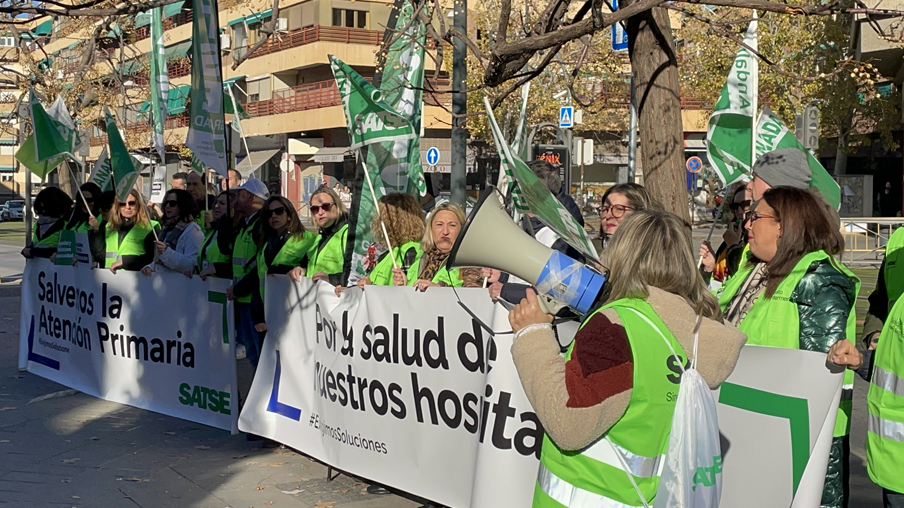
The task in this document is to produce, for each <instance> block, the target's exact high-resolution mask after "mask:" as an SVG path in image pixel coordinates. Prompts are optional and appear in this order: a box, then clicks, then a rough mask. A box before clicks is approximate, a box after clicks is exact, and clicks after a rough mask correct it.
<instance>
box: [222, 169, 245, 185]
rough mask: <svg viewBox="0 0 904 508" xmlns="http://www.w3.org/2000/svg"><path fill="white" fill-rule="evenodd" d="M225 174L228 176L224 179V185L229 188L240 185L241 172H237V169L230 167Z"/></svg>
mask: <svg viewBox="0 0 904 508" xmlns="http://www.w3.org/2000/svg"><path fill="white" fill-rule="evenodd" d="M226 174H228V175H229V178H227V179H226V185H227V186H228V189H229V190H232V189H237V188H239V186H240V185H242V174H241V173H239V172H238V170H236V169H230V170H229V171H227V172H226Z"/></svg>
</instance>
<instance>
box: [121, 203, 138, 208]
mask: <svg viewBox="0 0 904 508" xmlns="http://www.w3.org/2000/svg"><path fill="white" fill-rule="evenodd" d="M123 204H124V205H126V206H128V207H129V208H134V207H136V206H138V201H126V202H125V203H123Z"/></svg>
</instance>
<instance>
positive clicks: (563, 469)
mask: <svg viewBox="0 0 904 508" xmlns="http://www.w3.org/2000/svg"><path fill="white" fill-rule="evenodd" d="M608 308H614V309H615V310H616V311H617V312H618V316H619V318H620V319H621V321H622V324H623V325H624V327H625V331H626V332H627V334H628V342H629V343H630V345H631V354H632V356H633V359H634V381H633V387H632V391H631V400H630V401H629V402H628V409H627V410H626V411H625V414H624V415H622V417H621V418H620V419H619V420H618V421H617V422H616V423H615V425H613V426H612V428H610V429H609V431H608V432H606V434H604V435H603V436H601V437H600V439H598V440H596V442H594V443H593V444H592V445H590V446H589V447H587V448H584V449H583V450H580V451H566V450H562V449H560V448H559V447H558V446H556V444H555V443H554V442H553V441H552V440H551V439H550V438H549V436H546V435H544V436H543V448H542V450H541V452H540V472H539V474H538V478H537V483H536V485H535V488H534V500H533V506H534V508H538V507H540V508H547V507H561V506H568V507H587V506H594V507H596V506H599V507H613V508H614V507H619V508H621V507H625V508H627V507H633V506H643V503H642V502H641V500H640V497H639V496H638V495H637V491H636V490H635V489H634V486H633V485H632V484H631V479H629V478H628V473H630V474H631V477H632V478H633V480H634V482H635V483H636V484H637V487H638V489H640V492H641V493H642V494H643V496H644V498H645V499H646V501H647V502H648V503H649V505H650V506H652V505H653V498H654V497H655V496H656V489H657V488H658V486H659V476H660V474H661V472H662V467H663V465H664V463H665V455H666V452H667V451H668V446H669V433H670V431H671V428H672V416H673V413H674V412H675V403H676V400H677V393H678V384H676V383H674V382H672V381H670V379H674V378H675V376H674V373H673V372H672V371H670V370H669V369H668V359H669V357H671V356H679V359H678V360H679V363H680V365H685V364H686V361H687V357H686V355H685V353H684V349H683V348H682V347H681V344H679V343H678V341H677V340H676V339H675V337H674V336H673V335H672V333H671V332H670V331H669V330H668V328H666V326H665V324H664V323H663V322H662V320H661V319H659V316H657V315H656V313H655V312H654V311H653V308H652V307H650V304H648V303H647V302H645V301H644V300H639V299H633V298H626V299H622V300H617V301H615V302H612V303H610V304H607V305H605V306H604V307H602V309H608ZM602 309H600V310H602ZM597 312H599V311H597ZM594 314H596V313H594ZM594 314H591V316H590V317H593V315H594ZM590 317H588V318H587V320H585V321H584V324H586V323H587V321H589V319H590ZM582 326H583V325H582ZM579 340H580V339H579ZM573 350H574V344H573V343H572V345H571V346H570V347H569V349H568V353H566V355H565V361H568V360H570V359H571V354H572V351H573ZM605 438H608V441H607V439H605ZM609 441H611V443H612V444H610V443H609ZM613 445H614V446H613ZM615 449H618V452H616V451H615ZM616 453H619V454H620V455H621V457H622V458H623V459H624V462H625V464H626V465H627V467H628V471H627V472H626V471H625V470H624V469H623V466H622V464H621V461H620V460H619V456H618V455H617V454H616ZM715 460H721V458H719V457H714V461H715Z"/></svg>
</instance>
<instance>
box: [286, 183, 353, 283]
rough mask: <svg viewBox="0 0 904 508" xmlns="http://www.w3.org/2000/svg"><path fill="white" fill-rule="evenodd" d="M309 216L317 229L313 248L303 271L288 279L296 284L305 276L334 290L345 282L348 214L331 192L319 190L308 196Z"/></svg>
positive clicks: (291, 274) (292, 274) (298, 270)
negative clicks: (343, 278) (326, 284)
mask: <svg viewBox="0 0 904 508" xmlns="http://www.w3.org/2000/svg"><path fill="white" fill-rule="evenodd" d="M310 206H311V215H312V216H313V218H314V223H315V224H316V225H317V227H318V235H317V237H316V238H315V240H314V245H313V246H312V247H311V250H310V251H308V255H307V258H308V261H307V263H306V265H305V267H306V268H304V269H302V268H298V269H296V270H293V271H292V272H290V274H289V276H290V277H292V278H293V279H295V280H299V278H300V277H301V276H303V275H305V274H307V275H308V276H309V277H311V278H312V279H314V281H315V282H316V281H321V280H325V281H327V282H329V283H330V284H332V285H333V286H337V287H339V286H342V285H344V283H345V281H343V280H342V275H343V273H344V272H345V246H346V243H347V241H348V211H347V209H346V208H345V204H344V203H343V202H342V201H341V200H340V199H339V196H338V195H336V192H335V191H333V189H330V188H329V187H327V186H326V185H322V186H320V188H318V189H317V190H315V191H314V194H312V195H311V201H310Z"/></svg>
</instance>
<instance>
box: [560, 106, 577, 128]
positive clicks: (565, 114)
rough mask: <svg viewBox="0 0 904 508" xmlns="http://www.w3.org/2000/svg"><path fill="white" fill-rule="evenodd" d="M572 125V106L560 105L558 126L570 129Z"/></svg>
mask: <svg viewBox="0 0 904 508" xmlns="http://www.w3.org/2000/svg"><path fill="white" fill-rule="evenodd" d="M572 127H574V107H572V106H562V107H561V108H559V128H560V129H570V128H572Z"/></svg>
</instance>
